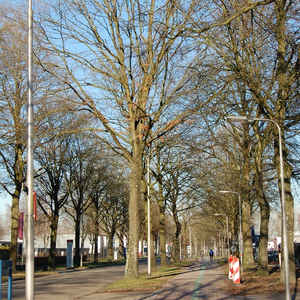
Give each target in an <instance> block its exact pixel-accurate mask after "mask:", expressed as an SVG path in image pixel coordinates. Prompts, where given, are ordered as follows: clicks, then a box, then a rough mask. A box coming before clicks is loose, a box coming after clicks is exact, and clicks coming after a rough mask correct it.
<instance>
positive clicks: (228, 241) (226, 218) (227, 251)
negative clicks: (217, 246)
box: [214, 214, 229, 257]
mask: <svg viewBox="0 0 300 300" xmlns="http://www.w3.org/2000/svg"><path fill="white" fill-rule="evenodd" d="M214 216H225V217H226V230H227V245H228V246H227V247H228V248H227V249H228V250H227V255H228V257H229V234H228V216H227V215H225V214H214Z"/></svg>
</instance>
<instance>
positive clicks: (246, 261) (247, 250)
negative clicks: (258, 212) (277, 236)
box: [242, 201, 254, 268]
mask: <svg viewBox="0 0 300 300" xmlns="http://www.w3.org/2000/svg"><path fill="white" fill-rule="evenodd" d="M242 228H243V229H242V231H243V242H244V243H243V244H244V253H243V254H244V255H243V266H244V268H253V267H254V257H253V246H252V234H251V205H250V204H249V202H248V201H243V203H242Z"/></svg>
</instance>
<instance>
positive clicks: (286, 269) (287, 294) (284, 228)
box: [227, 116, 290, 300]
mask: <svg viewBox="0 0 300 300" xmlns="http://www.w3.org/2000/svg"><path fill="white" fill-rule="evenodd" d="M227 119H229V120H232V121H233V122H242V123H245V122H253V121H265V122H272V123H273V124H275V125H276V126H277V129H278V135H279V157H280V183H281V211H282V240H283V257H284V259H285V262H284V273H285V274H284V275H285V276H284V277H285V299H286V300H290V278H289V253H288V244H287V222H286V212H285V190H284V173H283V158H282V141H281V129H280V126H279V124H278V123H277V122H275V121H274V120H271V119H265V118H252V117H248V116H227Z"/></svg>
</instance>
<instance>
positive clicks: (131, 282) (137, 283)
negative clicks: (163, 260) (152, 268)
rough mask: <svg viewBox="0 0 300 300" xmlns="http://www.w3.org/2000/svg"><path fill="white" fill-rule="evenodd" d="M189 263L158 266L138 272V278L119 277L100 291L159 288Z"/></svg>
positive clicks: (112, 291)
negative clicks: (152, 270) (149, 275)
mask: <svg viewBox="0 0 300 300" xmlns="http://www.w3.org/2000/svg"><path fill="white" fill-rule="evenodd" d="M190 265H191V262H180V263H176V264H175V265H173V266H169V267H166V268H159V269H158V270H157V271H156V272H153V273H151V277H148V274H140V277H139V278H138V279H121V280H119V281H116V282H114V283H112V284H110V285H108V286H106V287H104V288H103V289H102V290H101V292H102V293H114V292H115V293H116V292H128V291H151V290H156V289H159V288H161V286H162V285H163V284H164V283H165V282H166V281H167V280H169V279H170V278H172V277H173V276H175V275H177V274H178V273H179V272H180V271H181V270H182V269H183V268H184V267H188V266H190Z"/></svg>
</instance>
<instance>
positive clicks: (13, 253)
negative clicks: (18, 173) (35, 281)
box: [10, 190, 20, 270]
mask: <svg viewBox="0 0 300 300" xmlns="http://www.w3.org/2000/svg"><path fill="white" fill-rule="evenodd" d="M19 195H20V192H19V191H18V190H15V192H14V194H13V195H12V204H11V240H10V259H11V260H12V263H13V265H12V268H13V270H16V265H17V251H18V225H19V215H20V213H19Z"/></svg>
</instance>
